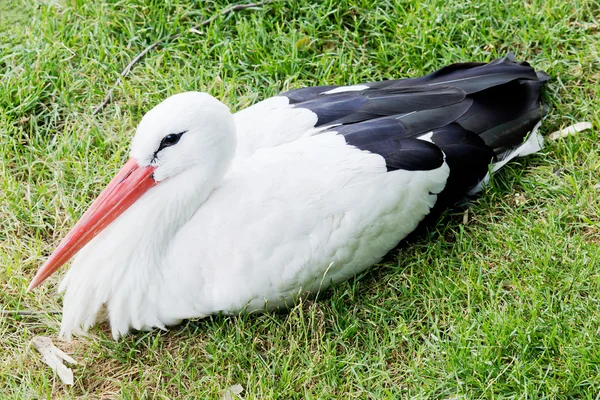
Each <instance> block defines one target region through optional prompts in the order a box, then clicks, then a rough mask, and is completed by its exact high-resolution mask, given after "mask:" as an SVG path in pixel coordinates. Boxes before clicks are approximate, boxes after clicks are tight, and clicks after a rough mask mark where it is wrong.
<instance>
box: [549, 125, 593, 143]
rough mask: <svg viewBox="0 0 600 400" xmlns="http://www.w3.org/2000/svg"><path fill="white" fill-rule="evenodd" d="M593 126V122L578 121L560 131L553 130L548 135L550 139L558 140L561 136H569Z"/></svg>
mask: <svg viewBox="0 0 600 400" xmlns="http://www.w3.org/2000/svg"><path fill="white" fill-rule="evenodd" d="M591 127H592V124H591V123H589V122H578V123H576V124H575V125H571V126H569V127H566V128H564V129H561V130H560V131H556V132H552V133H551V134H550V135H548V139H550V140H556V139H559V138H563V137H567V136H569V135H574V134H576V133H579V132H582V131H585V130H588V129H590V128H591Z"/></svg>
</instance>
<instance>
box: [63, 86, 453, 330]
mask: <svg viewBox="0 0 600 400" xmlns="http://www.w3.org/2000/svg"><path fill="white" fill-rule="evenodd" d="M213 103H216V100H214V99H212V98H209V97H208V96H206V95H204V94H200V93H184V94H180V95H176V96H173V97H171V98H169V99H167V100H166V101H165V102H164V103H162V104H161V105H160V106H158V107H157V108H155V109H154V110H153V111H151V112H150V113H149V114H148V115H147V116H146V117H145V118H144V120H143V121H142V123H141V124H140V127H139V128H138V131H137V133H136V136H135V138H134V140H133V145H132V146H133V147H132V150H131V154H132V157H135V158H136V159H137V160H138V161H139V162H140V164H143V163H149V161H150V160H149V157H148V154H152V153H153V150H154V149H155V148H156V147H157V146H158V143H159V142H160V138H162V137H163V136H164V135H166V134H168V132H171V131H183V130H186V129H187V130H188V132H186V133H185V135H184V136H183V137H182V139H181V141H180V142H179V143H178V145H177V146H173V147H171V148H170V149H168V150H169V151H171V152H170V153H165V154H164V158H159V159H158V162H159V167H158V168H157V169H156V171H155V176H157V178H158V179H161V178H162V177H163V176H168V177H169V179H164V182H161V184H159V185H157V186H155V187H153V188H152V189H150V190H149V191H148V192H147V193H146V194H145V195H144V196H143V197H141V198H140V199H139V200H138V202H136V204H135V205H134V206H132V207H131V208H129V209H128V210H126V211H125V212H124V213H123V214H122V215H121V216H120V217H119V218H118V219H117V220H116V221H114V222H113V223H112V224H111V225H109V226H108V227H107V228H106V229H105V230H104V231H103V232H101V233H100V234H99V235H98V236H97V237H96V238H95V239H93V240H92V241H91V242H90V243H89V244H88V245H87V246H86V247H84V248H83V249H82V250H81V251H80V252H79V254H78V255H77V256H76V258H75V260H74V262H73V265H72V266H71V268H70V270H69V272H68V273H67V275H66V277H65V278H64V280H63V282H62V283H61V286H60V290H61V291H65V292H66V293H65V298H64V312H63V322H62V330H61V333H62V334H63V335H65V336H67V337H69V336H70V335H71V334H72V333H80V332H81V330H80V328H82V330H83V331H85V330H87V329H88V328H89V327H90V326H92V325H93V324H94V323H95V322H96V316H97V314H98V312H99V311H100V310H101V308H102V306H103V305H106V306H107V309H108V315H107V316H108V317H109V319H110V322H111V326H112V331H113V335H114V336H115V337H118V336H119V335H121V334H124V333H126V332H128V331H129V329H131V328H134V329H149V328H152V327H164V326H165V325H173V324H176V323H178V322H180V321H181V320H182V319H185V318H192V317H202V316H205V315H209V314H212V313H214V312H217V311H223V312H225V313H237V312H240V311H243V310H247V311H255V310H260V309H264V308H267V309H272V308H275V307H281V306H284V305H286V304H287V305H288V306H289V305H291V304H293V302H294V300H295V299H296V298H297V297H298V296H299V295H302V294H305V293H307V292H310V293H314V292H315V291H317V290H322V289H325V288H326V287H328V286H329V285H330V284H331V283H332V282H334V283H335V282H339V281H343V280H346V279H348V278H350V277H352V276H354V275H355V274H357V273H360V272H362V271H363V270H365V269H366V268H368V267H369V266H371V265H373V264H374V263H376V262H377V261H378V260H379V259H380V258H381V257H383V256H384V255H385V254H386V253H387V252H388V251H389V250H390V249H391V248H393V247H394V246H395V245H396V244H397V243H398V242H399V241H400V240H401V239H402V238H403V237H404V236H406V235H407V234H408V233H410V232H411V231H412V230H414V228H415V227H416V225H417V224H418V222H419V221H420V220H421V219H422V218H423V216H424V215H425V214H427V213H428V212H429V209H430V207H432V206H433V204H434V203H435V198H436V196H435V194H430V192H431V193H437V192H439V191H441V190H442V189H443V187H444V183H445V181H446V178H447V176H448V172H449V171H448V167H447V165H446V164H443V165H442V166H441V167H439V168H437V169H435V170H432V171H401V170H399V171H394V172H391V173H388V172H387V171H386V167H385V162H384V160H383V158H382V157H380V156H379V155H376V154H371V153H368V152H365V151H361V150H359V149H357V148H355V147H352V146H347V145H346V142H345V140H344V138H343V136H340V135H336V134H335V132H327V133H324V134H321V135H316V136H308V137H303V138H300V139H297V140H295V141H291V142H289V143H285V144H283V145H279V146H276V147H266V143H268V144H269V145H272V146H275V145H276V144H277V142H276V140H277V139H276V138H273V136H271V138H273V140H271V141H270V140H269V133H263V134H262V136H261V138H260V142H259V143H261V145H262V146H258V147H259V148H258V149H256V150H255V151H254V152H253V153H251V154H250V155H247V156H233V154H232V152H231V151H230V149H229V148H228V146H229V144H230V143H234V142H235V135H236V133H235V131H234V130H233V129H227V128H225V127H231V126H230V124H223V126H220V127H215V126H214V124H207V123H206V121H207V118H210V117H213V118H216V116H215V114H214V110H215V109H216V108H217V107H212V104H213ZM255 110H259V111H261V112H263V111H262V110H261V109H260V107H257V108H256V109H255ZM270 111H271V109H268V112H269V113H270ZM281 111H283V110H281ZM302 111H303V112H302V113H300V114H302V116H305V117H307V118H308V119H310V121H313V125H314V122H316V116H314V114H313V113H311V112H310V111H308V110H302ZM283 114H284V113H283V112H281V113H277V114H276V115H282V116H283ZM292 114H294V115H298V113H297V112H293V113H292ZM310 114H312V115H310ZM188 115H194V116H195V117H194V118H193V119H190V118H189V117H188ZM218 118H219V119H225V118H231V116H229V115H227V114H226V113H225V112H224V111H223V112H222V114H219V115H218ZM255 118H256V119H257V120H261V118H262V115H261V114H258V115H257V116H256V117H255ZM171 119H172V120H173V121H177V122H178V123H179V124H180V125H178V126H177V127H175V129H171V126H172V125H169V124H168V123H167V121H170V120H171ZM285 119H286V120H287V116H286V117H285ZM239 120H240V118H238V119H237V120H236V123H239V122H238V121H239ZM158 121H163V124H162V125H161V124H160V123H159V122H158ZM184 121H185V122H187V123H188V124H187V125H186V123H185V122H184ZM195 121H203V122H202V124H201V125H200V124H199V125H198V126H194V125H193V124H194V122H195ZM288 121H289V120H288ZM271 123H272V124H273V126H277V120H271ZM298 125H299V126H301V127H302V128H301V129H302V130H304V131H305V132H307V131H308V130H309V129H310V128H311V127H312V126H311V124H310V123H306V124H302V123H300V124H296V125H295V126H298ZM224 128H225V129H224ZM288 132H290V134H293V133H295V132H293V129H292V128H291V127H290V129H289V130H288ZM247 133H248V134H250V133H249V132H247ZM252 134H253V135H255V136H259V135H260V134H261V133H260V132H252ZM194 135H197V136H198V138H196V137H194ZM298 136H301V135H298ZM200 137H202V138H200ZM200 140H202V144H203V146H193V145H192V144H191V143H199V142H200ZM281 141H283V140H281ZM206 143H210V145H206ZM179 146H181V147H179ZM260 147H262V148H260ZM180 149H182V150H183V151H184V152H185V154H184V153H179V152H178V150H180ZM234 159H235V161H234ZM181 160H185V162H186V164H185V165H180V162H181ZM183 168H185V170H184V172H180V170H182V169H183ZM171 171H176V172H175V173H176V175H175V176H170V174H171ZM225 171H227V172H226V173H225ZM223 175H224V176H223ZM221 176H223V177H222V178H221ZM205 198H206V201H204V199H205ZM124 241H127V242H128V243H134V244H135V246H130V245H125V244H124V243H123V242H124Z"/></svg>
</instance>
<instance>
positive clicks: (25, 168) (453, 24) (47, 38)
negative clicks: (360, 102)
mask: <svg viewBox="0 0 600 400" xmlns="http://www.w3.org/2000/svg"><path fill="white" fill-rule="evenodd" d="M227 5H228V4H227V2H225V1H210V2H200V1H194V2H186V1H183V0H172V1H161V0H153V1H145V0H121V1H116V0H115V1H107V0H98V1H85V0H38V1H26V0H2V2H0V135H1V137H2V139H1V141H0V198H1V202H0V263H1V266H2V268H1V269H0V285H1V286H0V287H1V288H2V290H1V291H0V308H1V309H3V310H5V311H4V312H3V313H2V314H1V315H0V343H1V345H0V398H3V399H4V398H15V399H16V398H18V399H24V398H57V397H84V398H85V397H89V398H111V397H116V398H131V399H137V398H183V397H189V398H219V397H220V396H221V394H220V393H221V392H222V391H223V390H224V389H226V388H227V387H229V386H231V385H234V384H241V385H242V386H243V388H244V392H243V393H242V396H244V398H245V399H269V398H281V399H288V398H306V399H309V398H310V399H312V398H321V399H336V398H360V399H363V398H373V399H380V398H403V397H406V398H411V397H419V398H534V399H538V398H589V399H592V398H597V395H598V393H600V273H599V269H600V250H599V244H600V217H599V215H600V201H599V200H598V198H599V195H600V186H599V184H600V151H599V147H600V146H599V140H598V139H599V135H598V130H597V127H598V126H600V114H599V110H600V103H599V102H598V98H600V90H599V89H600V86H599V85H600V72H599V71H600V56H599V51H600V31H599V25H598V24H599V23H600V22H599V21H598V18H599V16H600V4H599V3H598V2H596V1H593V0H590V1H586V0H573V1H570V2H566V1H563V0H545V1H538V0H533V1H508V2H505V1H500V0H494V1H489V2H471V1H447V0H432V1H429V2H425V1H419V0H405V1H391V0H390V1H381V0H379V1H378V0H355V1H349V0H348V1H343V0H342V1H334V0H324V1H309V0H298V1H289V2H283V1H281V2H276V3H272V4H268V5H265V6H264V7H262V8H257V9H251V10H244V11H240V12H238V13H235V14H230V15H228V16H221V17H218V18H217V19H215V20H214V21H213V22H212V23H210V24H209V25H208V26H206V27H202V28H199V29H198V31H197V32H187V28H189V27H190V26H193V25H196V24H197V23H199V22H200V21H202V20H204V19H206V18H209V17H210V16H211V15H213V13H215V12H217V11H219V10H223V9H224V8H226V7H227ZM178 32H184V34H183V35H182V36H181V37H179V38H178V39H176V40H173V41H170V42H167V43H165V44H164V45H162V46H159V47H158V48H157V49H154V50H152V51H150V52H149V53H148V54H147V55H146V57H145V58H144V59H142V60H141V61H140V62H139V63H138V64H136V65H135V66H134V68H133V70H132V72H131V74H130V75H129V76H128V77H127V78H125V79H124V81H123V84H122V85H120V86H119V87H117V88H116V89H115V91H114V94H113V101H112V102H111V103H110V104H108V105H107V106H106V107H105V108H104V109H103V110H101V111H100V112H99V113H98V114H97V115H94V116H93V115H92V112H93V110H94V108H95V107H96V106H97V105H98V104H100V103H101V102H102V100H103V98H104V96H105V95H106V92H107V91H108V90H109V89H110V88H111V87H112V85H113V83H114V81H115V79H116V78H117V77H118V74H119V73H120V71H121V70H122V69H123V68H124V67H125V65H127V63H129V61H130V60H131V59H132V58H133V57H134V56H135V55H136V54H137V53H139V52H140V51H142V50H143V49H144V48H145V47H146V46H148V45H150V44H151V43H152V42H154V41H156V40H158V39H161V38H163V37H166V36H169V35H172V34H175V33H178ZM508 51H514V52H515V53H516V55H517V57H518V58H519V59H526V60H528V61H529V62H531V63H532V64H533V65H534V66H535V67H536V68H537V69H543V70H545V71H546V72H548V73H549V74H550V75H551V76H552V77H553V80H552V81H551V82H550V83H549V85H548V89H547V91H546V96H545V97H546V99H547V101H548V103H549V105H550V112H549V115H548V116H547V118H546V120H545V122H544V124H543V126H542V132H543V134H548V133H550V132H553V131H555V130H557V129H561V128H564V127H566V126H568V125H571V124H573V123H575V122H579V121H589V122H592V124H593V125H594V128H592V129H591V130H589V131H587V132H583V133H580V134H579V135H576V136H570V137H567V138H564V139H559V140H557V141H554V142H549V143H548V145H547V146H546V148H545V149H544V151H543V152H542V153H540V154H538V155H535V156H530V157H528V158H527V159H519V160H518V161H517V162H513V163H512V164H510V166H509V167H507V168H506V169H504V170H503V171H502V172H501V173H499V174H498V175H496V176H495V177H494V179H493V181H492V182H491V184H490V186H489V187H488V188H486V190H484V192H483V194H482V195H481V196H480V197H479V198H477V199H475V200H473V201H472V202H471V206H470V208H469V218H468V220H467V221H464V220H463V212H462V211H460V212H458V211H456V212H454V213H448V214H447V215H445V216H444V218H443V219H442V220H441V221H440V223H439V224H438V225H437V226H436V227H434V228H433V229H432V230H431V231H430V232H429V233H428V234H427V235H425V236H423V237H422V238H421V239H419V240H416V241H415V242H413V243H411V244H410V245H406V246H402V247H401V248H399V249H398V250H395V251H393V252H392V253H390V255H389V256H388V257H387V259H386V261H385V263H382V264H381V265H379V266H377V267H376V268H373V269H372V270H371V271H369V272H368V273H366V274H364V275H363V276H361V277H358V278H357V279H354V280H351V281H349V282H347V283H344V284H342V285H340V286H338V287H336V288H334V289H332V290H330V291H328V292H327V293H326V294H322V295H321V296H320V297H319V298H318V299H317V300H316V301H305V302H303V303H302V304H299V305H298V306H297V307H295V308H294V309H292V310H291V311H290V312H289V313H283V314H265V315H253V316H248V315H242V316H238V317H225V316H215V317H211V318H208V319H206V320H201V321H190V322H187V323H184V324H183V325H181V326H178V327H174V328H172V329H171V330H170V331H168V332H162V331H152V332H145V333H134V334H132V335H130V336H128V337H126V338H124V339H121V340H119V341H116V342H115V341H113V340H112V339H111V337H110V332H109V330H108V329H107V327H106V326H100V327H97V328H95V329H94V330H93V331H92V332H91V336H90V337H88V338H78V339H76V340H74V341H73V342H71V343H64V342H60V341H58V340H56V335H57V333H58V329H59V326H60V314H59V313H56V311H60V309H61V298H60V296H59V295H58V294H57V286H58V282H59V281H60V278H61V276H62V275H63V274H64V270H62V271H61V273H59V274H58V276H55V277H53V278H51V279H50V280H49V281H48V282H47V283H46V284H44V285H43V286H42V287H41V288H39V289H38V290H35V291H34V292H33V293H26V288H27V285H28V282H29V280H30V279H31V278H32V276H33V275H34V273H35V271H36V270H37V268H38V267H39V266H40V265H41V263H42V262H43V261H44V259H45V257H47V256H48V255H49V254H50V252H51V251H52V249H53V248H54V246H56V244H57V243H58V241H59V240H60V239H61V238H62V236H64V235H65V234H66V232H67V231H68V230H69V228H70V227H71V226H72V225H73V224H74V222H75V221H76V220H77V218H78V217H79V216H80V215H81V214H82V213H83V211H84V210H85V208H86V207H87V205H89V203H90V201H91V200H92V199H93V198H94V197H95V196H96V195H97V194H98V193H99V192H100V190H101V189H102V188H103V186H104V185H105V184H106V183H107V182H108V180H109V179H110V177H111V176H112V175H113V174H114V173H115V171H116V170H117V169H118V167H119V166H120V165H121V164H122V163H123V161H124V160H125V159H126V158H127V151H128V144H129V140H130V137H131V134H132V132H133V129H134V128H135V126H136V123H137V122H138V121H139V120H140V118H141V117H142V115H143V114H144V113H145V112H146V111H148V110H149V109H150V108H151V107H152V106H153V105H154V104H156V103H158V102H159V101H161V100H162V99H164V98H165V97H166V96H168V95H170V94H174V93H177V92H180V91H186V90H202V91H207V92H209V93H211V94H212V95H214V96H216V97H218V98H220V99H221V100H222V101H224V102H225V103H226V104H228V105H229V106H230V107H231V108H232V109H234V110H240V109H242V108H244V107H246V106H248V105H250V104H252V103H254V102H256V101H258V100H260V99H263V98H266V97H269V96H272V95H275V94H277V93H278V92H280V91H283V90H288V89H292V88H295V87H300V86H304V85H318V84H352V83H359V82H362V81H366V80H377V79H381V78H398V77H412V76H418V75H422V74H424V73H427V72H430V71H432V70H434V69H437V68H440V67H442V66H444V65H446V64H449V63H452V62H459V61H471V60H472V61H489V60H491V59H493V58H496V57H499V56H503V55H505V54H506V52H508ZM465 222H466V223H465ZM17 310H18V311H28V312H33V314H32V315H17V314H13V313H11V312H10V311H17ZM38 312H41V313H38ZM36 335H43V336H49V337H52V338H53V339H54V341H55V343H57V345H58V346H59V347H61V348H62V349H64V350H65V351H67V352H68V353H70V354H71V355H72V356H73V357H74V358H75V359H77V360H78V361H79V364H78V365H76V366H75V367H74V368H73V372H74V376H75V383H74V385H73V386H72V387H68V386H65V385H63V384H62V383H61V382H60V381H59V380H58V378H57V377H56V376H55V375H54V374H53V372H52V371H51V370H50V369H49V368H47V367H46V366H45V365H44V364H43V363H42V361H41V358H40V355H39V354H38V353H37V352H36V350H35V349H33V348H32V346H31V344H30V343H31V339H32V338H33V337H34V336H36Z"/></svg>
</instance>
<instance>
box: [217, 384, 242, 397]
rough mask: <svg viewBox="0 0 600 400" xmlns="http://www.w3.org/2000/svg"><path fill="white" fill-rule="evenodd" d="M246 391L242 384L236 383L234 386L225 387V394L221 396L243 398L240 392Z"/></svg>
mask: <svg viewBox="0 0 600 400" xmlns="http://www.w3.org/2000/svg"><path fill="white" fill-rule="evenodd" d="M243 391H244V388H243V387H242V385H240V384H239V383H238V384H235V385H233V386H230V387H229V388H227V389H225V390H224V391H223V395H222V396H221V400H235V399H242V400H243V397H242V396H240V394H241V393H242V392H243Z"/></svg>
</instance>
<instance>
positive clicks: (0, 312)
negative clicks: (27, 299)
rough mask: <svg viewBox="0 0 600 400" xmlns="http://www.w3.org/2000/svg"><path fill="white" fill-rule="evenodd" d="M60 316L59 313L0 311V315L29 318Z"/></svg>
mask: <svg viewBox="0 0 600 400" xmlns="http://www.w3.org/2000/svg"><path fill="white" fill-rule="evenodd" d="M58 314H61V312H60V311H25V310H0V315H11V316H12V315H20V316H30V315H58Z"/></svg>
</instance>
